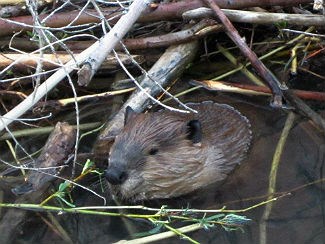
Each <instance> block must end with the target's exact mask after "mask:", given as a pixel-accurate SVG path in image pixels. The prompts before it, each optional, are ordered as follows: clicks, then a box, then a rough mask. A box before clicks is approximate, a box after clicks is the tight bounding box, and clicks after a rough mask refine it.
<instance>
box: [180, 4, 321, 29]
mask: <svg viewBox="0 0 325 244" xmlns="http://www.w3.org/2000/svg"><path fill="white" fill-rule="evenodd" d="M222 11H223V12H224V13H225V15H226V16H227V17H228V18H229V19H230V20H231V21H233V22H240V23H251V24H274V23H278V22H286V23H288V24H291V25H302V26H324V25H325V17H324V16H323V15H316V14H284V13H265V12H254V11H244V10H233V9H222ZM182 16H183V18H184V19H196V18H199V19H201V18H209V17H214V16H215V15H214V12H213V10H211V9H209V8H204V7H202V8H198V9H194V10H189V11H187V12H185V13H183V15H182Z"/></svg>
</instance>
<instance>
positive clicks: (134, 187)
mask: <svg viewBox="0 0 325 244" xmlns="http://www.w3.org/2000/svg"><path fill="white" fill-rule="evenodd" d="M188 105H189V106H190V107H191V108H193V109H195V110H197V111H198V113H196V114H194V113H191V114H180V113H175V112H170V111H166V110H163V111H159V112H156V113H148V114H137V115H136V116H133V118H131V119H130V120H129V121H128V122H127V124H126V126H125V128H124V129H123V131H122V133H121V134H120V135H118V136H117V137H116V139H115V142H114V144H113V146H112V148H111V152H110V158H109V165H110V166H114V167H120V168H122V169H123V170H125V171H126V172H127V175H128V177H127V179H126V181H125V182H123V183H122V184H121V185H111V190H112V193H113V194H115V195H116V196H117V197H119V198H122V199H131V200H143V199H153V198H171V197H176V196H180V195H183V194H186V193H189V192H192V191H194V190H197V189H199V188H202V187H205V186H207V185H209V184H212V183H215V182H218V181H223V180H224V179H225V178H226V177H227V175H228V174H229V173H230V172H231V171H232V170H233V169H234V167H235V166H236V165H237V164H239V163H240V162H241V161H242V160H243V158H244V157H245V154H246V152H247V150H248V148H249V145H250V142H251V131H250V129H249V127H250V124H249V121H248V120H247V118H246V117H244V116H243V115H241V114H240V112H238V111H237V110H235V109H234V108H233V107H231V106H229V105H226V104H217V103H213V102H203V103H200V104H188ZM193 119H197V120H199V121H200V122H201V127H202V132H203V135H202V141H201V144H200V145H198V144H193V142H192V141H191V140H189V139H187V123H188V122H189V121H190V120H193ZM151 150H156V151H157V152H156V153H154V154H153V155H151V154H150V152H151Z"/></svg>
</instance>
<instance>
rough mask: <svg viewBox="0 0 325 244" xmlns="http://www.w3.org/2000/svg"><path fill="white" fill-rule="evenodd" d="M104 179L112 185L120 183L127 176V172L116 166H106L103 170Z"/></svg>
mask: <svg viewBox="0 0 325 244" xmlns="http://www.w3.org/2000/svg"><path fill="white" fill-rule="evenodd" d="M104 175H105V178H106V180H107V181H108V182H109V183H111V184H112V185H121V184H122V183H123V182H124V181H125V180H126V179H127V178H128V175H127V173H126V172H125V171H124V170H123V169H120V168H117V167H108V169H106V170H105V172H104Z"/></svg>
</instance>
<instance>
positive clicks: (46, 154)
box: [0, 122, 76, 243]
mask: <svg viewBox="0 0 325 244" xmlns="http://www.w3.org/2000/svg"><path fill="white" fill-rule="evenodd" d="M75 136H76V134H75V129H73V128H72V127H71V126H70V125H68V124H67V123H60V122H58V123H57V124H56V126H55V128H54V131H53V132H52V133H51V135H50V136H49V138H48V140H47V142H46V144H45V146H44V149H43V151H42V153H41V155H40V156H39V157H38V158H37V159H36V160H35V162H34V167H33V168H32V170H31V171H30V172H29V173H28V180H27V182H26V183H25V184H24V185H21V186H19V187H16V188H14V189H13V192H14V193H15V194H26V193H30V194H26V195H23V196H21V197H19V198H17V200H16V201H15V203H26V202H27V203H39V202H40V201H41V199H42V198H43V195H44V194H45V193H46V191H47V188H48V186H49V183H50V182H51V181H53V180H55V179H56V178H55V175H57V174H58V172H59V169H60V166H62V165H64V164H65V162H66V160H67V158H68V155H69V154H70V153H71V150H72V148H73V146H74V143H75ZM26 215H27V212H26V211H24V210H17V209H9V210H8V211H7V212H6V214H5V215H4V216H3V218H2V220H1V222H0V229H1V230H2V234H1V242H2V243H11V242H12V241H13V240H14V238H15V237H16V235H15V233H17V232H19V230H18V229H17V228H18V227H19V226H20V225H21V224H23V222H24V220H25V217H26Z"/></svg>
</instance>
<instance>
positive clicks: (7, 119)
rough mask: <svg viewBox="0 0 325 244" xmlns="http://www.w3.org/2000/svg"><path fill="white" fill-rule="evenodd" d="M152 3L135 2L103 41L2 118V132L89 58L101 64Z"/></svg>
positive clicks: (95, 44)
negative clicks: (95, 55)
mask: <svg viewBox="0 0 325 244" xmlns="http://www.w3.org/2000/svg"><path fill="white" fill-rule="evenodd" d="M149 3H150V0H147V1H143V0H135V1H134V2H133V3H132V4H131V6H130V8H129V12H128V13H127V14H125V15H124V16H123V17H122V18H121V19H120V20H119V21H118V23H116V25H115V26H114V27H113V28H112V29H111V31H110V32H109V33H107V34H106V35H105V36H104V37H103V38H102V39H100V40H99V41H97V42H96V43H94V45H92V46H91V47H89V48H87V49H86V50H84V51H83V52H81V53H80V54H79V55H78V56H76V57H75V59H74V60H71V61H69V62H68V63H67V64H66V65H65V66H63V67H62V68H60V69H59V70H58V71H56V72H55V73H54V74H53V75H52V76H50V77H49V78H48V79H47V80H46V81H45V82H43V83H42V84H41V85H40V86H39V87H38V88H37V90H34V92H33V93H31V94H30V95H29V96H28V97H27V98H26V99H25V100H24V101H22V102H21V103H20V104H18V105H17V106H16V107H15V108H13V109H12V110H11V111H9V112H8V113H7V114H5V115H4V116H1V117H0V131H2V130H3V129H4V128H7V126H8V125H9V124H10V123H12V122H13V121H14V120H16V119H17V118H19V117H20V116H21V115H23V114H24V113H25V112H26V111H28V110H29V109H30V108H31V107H32V106H34V104H35V103H37V102H38V101H39V100H40V99H41V98H42V97H43V96H45V95H46V94H47V93H48V92H49V91H50V90H51V89H53V88H54V87H55V86H56V85H57V84H58V83H59V82H60V81H61V80H62V79H63V78H65V77H66V76H67V74H69V73H70V72H72V71H73V70H75V69H76V68H78V66H79V65H80V64H82V63H84V62H85V61H86V60H88V62H92V61H91V60H89V57H92V59H95V60H96V62H97V63H101V62H102V61H103V60H104V59H105V58H106V56H107V55H108V54H109V53H110V52H111V51H112V49H113V48H114V46H115V45H116V43H118V42H119V41H120V40H121V39H122V38H123V36H124V35H125V34H126V33H127V31H128V30H129V29H130V28H131V27H132V24H133V23H134V22H135V21H136V19H137V18H138V17H139V16H140V14H141V13H142V11H143V10H144V9H145V8H146V7H147V5H148V4H149ZM98 50H101V53H99V54H98V55H100V56H99V57H93V55H94V53H98Z"/></svg>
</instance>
